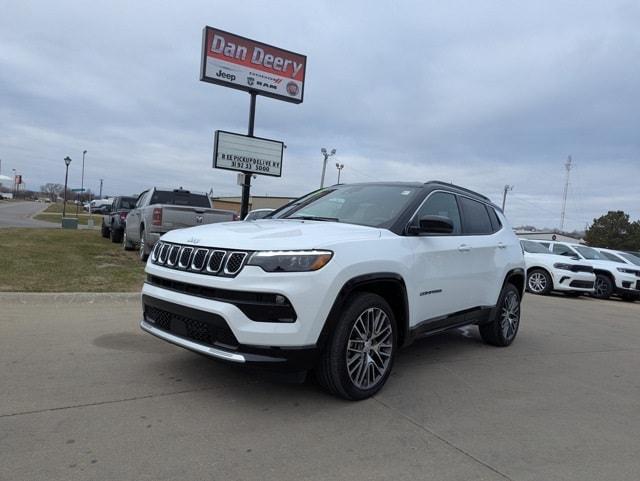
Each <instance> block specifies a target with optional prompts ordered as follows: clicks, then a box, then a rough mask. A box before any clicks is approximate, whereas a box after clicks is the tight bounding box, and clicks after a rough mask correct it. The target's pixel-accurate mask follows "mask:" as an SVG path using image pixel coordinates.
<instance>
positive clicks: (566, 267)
mask: <svg viewBox="0 0 640 481" xmlns="http://www.w3.org/2000/svg"><path fill="white" fill-rule="evenodd" d="M553 267H555V268H556V269H562V270H564V271H570V270H571V264H563V263H562V262H558V263H556V264H553Z"/></svg>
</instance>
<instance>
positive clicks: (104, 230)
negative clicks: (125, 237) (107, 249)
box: [100, 222, 109, 239]
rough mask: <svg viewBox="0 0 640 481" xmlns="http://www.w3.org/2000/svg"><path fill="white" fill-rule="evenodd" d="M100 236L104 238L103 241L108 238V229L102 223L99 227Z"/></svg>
mask: <svg viewBox="0 0 640 481" xmlns="http://www.w3.org/2000/svg"><path fill="white" fill-rule="evenodd" d="M100 235H102V237H104V238H105V239H108V238H109V228H108V227H107V226H106V225H104V222H103V223H102V225H101V226H100Z"/></svg>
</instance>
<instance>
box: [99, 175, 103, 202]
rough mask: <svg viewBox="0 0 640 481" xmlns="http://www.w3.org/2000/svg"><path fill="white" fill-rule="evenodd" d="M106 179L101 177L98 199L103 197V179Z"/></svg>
mask: <svg viewBox="0 0 640 481" xmlns="http://www.w3.org/2000/svg"><path fill="white" fill-rule="evenodd" d="M103 180H104V179H100V196H99V197H98V199H102V181H103Z"/></svg>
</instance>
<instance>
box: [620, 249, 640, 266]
mask: <svg viewBox="0 0 640 481" xmlns="http://www.w3.org/2000/svg"><path fill="white" fill-rule="evenodd" d="M620 255H621V256H622V257H624V258H625V259H627V260H628V261H629V262H631V263H633V264H635V265H637V266H640V257H638V256H634V255H633V254H628V253H626V252H621V253H620Z"/></svg>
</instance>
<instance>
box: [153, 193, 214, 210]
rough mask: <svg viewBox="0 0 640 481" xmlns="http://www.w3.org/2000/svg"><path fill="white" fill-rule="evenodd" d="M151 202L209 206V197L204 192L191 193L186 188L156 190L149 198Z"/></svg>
mask: <svg viewBox="0 0 640 481" xmlns="http://www.w3.org/2000/svg"><path fill="white" fill-rule="evenodd" d="M149 204H150V205H152V204H171V205H190V206H192V207H211V203H210V202H209V198H208V197H207V196H206V195H204V194H192V193H191V192H189V191H188V190H173V191H171V190H156V191H155V192H154V193H153V197H152V198H151V202H149Z"/></svg>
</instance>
